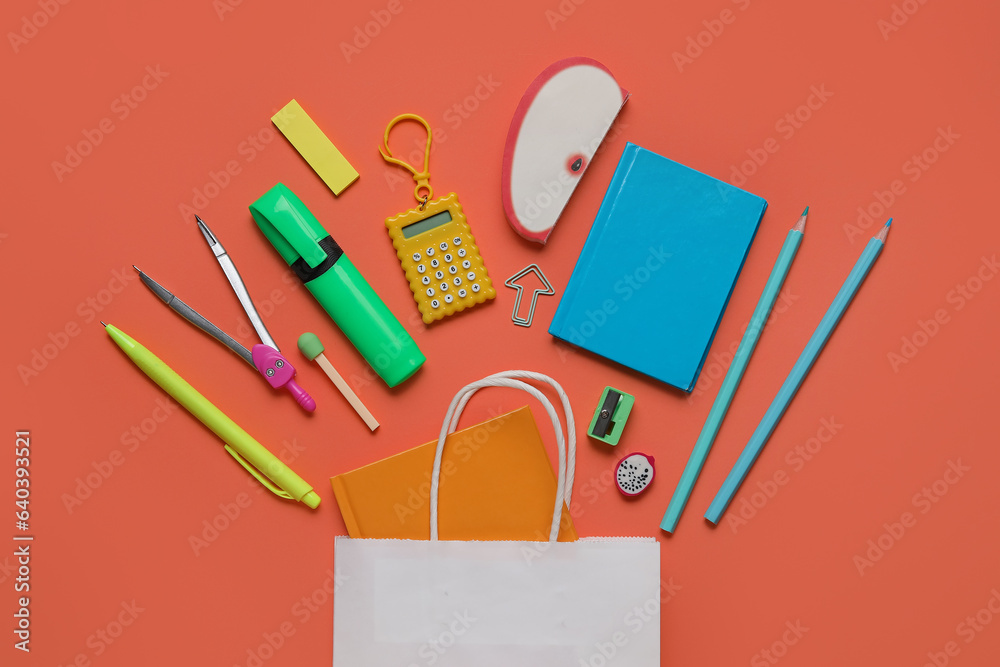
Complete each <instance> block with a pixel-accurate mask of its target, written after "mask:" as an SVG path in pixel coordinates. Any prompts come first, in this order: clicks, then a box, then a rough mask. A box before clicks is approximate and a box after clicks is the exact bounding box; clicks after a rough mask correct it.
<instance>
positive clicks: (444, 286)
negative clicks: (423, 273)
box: [438, 283, 448, 292]
mask: <svg viewBox="0 0 1000 667" xmlns="http://www.w3.org/2000/svg"><path fill="white" fill-rule="evenodd" d="M438 287H440V288H441V291H442V292H447V291H448V283H441V284H440V285H438Z"/></svg>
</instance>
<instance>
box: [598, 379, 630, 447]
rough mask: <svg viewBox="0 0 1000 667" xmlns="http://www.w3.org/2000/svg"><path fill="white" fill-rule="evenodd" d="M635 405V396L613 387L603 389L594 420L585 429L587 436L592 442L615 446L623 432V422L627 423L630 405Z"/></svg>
mask: <svg viewBox="0 0 1000 667" xmlns="http://www.w3.org/2000/svg"><path fill="white" fill-rule="evenodd" d="M634 403H635V396H633V395H632V394H626V393H625V392H624V391H619V390H617V389H615V388H614V387H605V388H604V393H602V394H601V400H600V402H599V403H598V404H597V409H596V410H595V411H594V418H593V419H591V420H590V426H589V427H588V428H587V435H589V436H590V437H591V438H593V439H594V440H600V441H601V442H606V443H607V444H609V445H612V446H613V445H617V444H618V440H619V439H620V438H621V437H622V431H624V430H625V422H626V421H628V416H629V414H631V413H632V405H633V404H634Z"/></svg>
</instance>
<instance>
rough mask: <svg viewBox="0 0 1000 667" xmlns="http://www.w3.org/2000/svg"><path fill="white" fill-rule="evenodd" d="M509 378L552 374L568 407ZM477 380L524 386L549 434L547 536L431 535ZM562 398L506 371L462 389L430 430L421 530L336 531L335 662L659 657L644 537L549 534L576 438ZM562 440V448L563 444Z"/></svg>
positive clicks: (469, 663) (590, 661)
mask: <svg viewBox="0 0 1000 667" xmlns="http://www.w3.org/2000/svg"><path fill="white" fill-rule="evenodd" d="M518 378H525V379H532V380H536V381H540V382H545V383H548V384H550V385H551V386H552V387H553V388H554V389H555V390H556V392H557V393H558V394H559V396H560V399H561V400H562V404H563V409H564V412H565V413H566V422H567V433H568V438H565V439H564V437H563V430H562V425H561V424H560V421H559V417H558V415H557V413H556V411H555V408H554V407H553V406H552V403H551V402H550V401H549V400H548V398H546V396H545V395H544V394H542V393H541V392H540V391H538V389H536V388H535V387H533V386H531V385H529V384H527V383H525V382H523V381H521V380H520V379H518ZM484 387H512V388H516V389H522V390H524V391H526V392H528V393H529V394H531V395H532V396H534V397H535V398H537V399H538V400H539V401H541V403H542V405H543V406H544V407H545V410H546V412H547V413H548V414H549V416H550V418H551V419H552V423H553V427H554V429H555V432H556V433H557V438H556V440H557V444H558V448H559V470H558V473H559V474H558V479H559V482H558V492H557V494H556V498H555V503H554V504H555V508H554V510H553V515H552V525H551V530H550V534H549V541H548V542H517V541H509V542H460V541H445V542H442V541H439V540H438V535H437V491H438V484H439V481H440V465H441V454H442V449H443V446H444V441H445V438H446V437H447V435H448V434H449V433H451V432H453V431H454V430H455V429H456V428H457V426H458V418H459V416H460V415H461V413H462V410H463V409H464V407H465V405H466V403H467V402H468V400H469V398H471V396H472V395H473V394H474V393H475V392H476V391H478V390H479V389H481V388H484ZM574 430H575V429H574V425H573V417H572V411H571V409H570V406H569V400H568V398H567V397H566V394H565V392H563V390H562V388H561V387H560V386H559V385H558V384H557V383H556V382H555V381H554V380H552V379H551V378H549V377H547V376H544V375H541V374H537V373H531V372H528V371H508V372H506V373H498V374H496V375H492V376H489V377H487V378H485V379H483V380H480V381H478V382H473V383H471V384H469V385H467V386H466V387H464V388H463V389H462V390H461V391H460V392H459V393H458V395H456V396H455V398H454V400H452V402H451V405H450V407H449V409H448V413H447V415H446V416H445V420H444V424H443V426H442V428H441V433H440V437H439V439H438V450H437V456H436V459H435V466H434V470H433V473H432V475H433V476H432V480H431V494H430V501H431V540H430V541H426V542H425V541H414V540H384V539H352V538H347V537H339V538H337V542H336V550H335V559H336V565H337V571H338V575H339V576H340V577H341V584H340V587H339V588H338V590H337V592H336V594H335V596H334V617H333V664H334V667H423V666H428V667H429V666H431V665H435V666H438V667H493V666H496V667H533V666H536V665H537V666H538V667H563V666H564V667H600V666H601V665H608V666H612V665H613V666H614V667H657V666H658V665H659V656H660V625H659V615H658V614H651V613H650V608H651V607H652V608H653V609H655V610H657V611H658V609H659V600H660V549H659V543H658V542H657V541H656V540H655V539H653V538H612V537H607V538H582V539H580V540H578V541H576V542H557V541H556V536H557V534H558V530H559V519H560V516H561V512H562V507H563V503H564V502H565V503H566V504H567V505H568V504H569V501H570V498H571V492H572V479H573V472H572V471H573V468H574V467H575V450H576V437H575V432H574ZM567 441H568V446H567Z"/></svg>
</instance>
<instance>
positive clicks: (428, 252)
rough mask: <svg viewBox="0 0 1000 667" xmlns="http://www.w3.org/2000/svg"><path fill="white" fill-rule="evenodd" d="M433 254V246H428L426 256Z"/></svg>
mask: <svg viewBox="0 0 1000 667" xmlns="http://www.w3.org/2000/svg"><path fill="white" fill-rule="evenodd" d="M433 254H434V248H433V247H430V248H428V249H427V256H428V257H431V256H432V255H433Z"/></svg>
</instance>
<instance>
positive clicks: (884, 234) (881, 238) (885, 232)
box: [875, 218, 892, 243]
mask: <svg viewBox="0 0 1000 667" xmlns="http://www.w3.org/2000/svg"><path fill="white" fill-rule="evenodd" d="M891 226H892V218H889V222H887V223H885V227H883V228H882V229H880V230H879V233H878V234H876V235H875V238H877V239H878V240H879V241H881V242H882V243H885V240H886V238H888V236H889V227H891Z"/></svg>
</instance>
